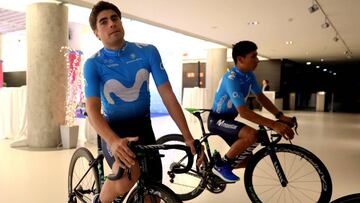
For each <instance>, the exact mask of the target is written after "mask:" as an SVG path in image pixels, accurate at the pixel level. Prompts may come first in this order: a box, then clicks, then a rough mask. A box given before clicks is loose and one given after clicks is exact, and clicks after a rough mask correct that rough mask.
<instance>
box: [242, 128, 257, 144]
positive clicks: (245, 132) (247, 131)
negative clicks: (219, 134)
mask: <svg viewBox="0 0 360 203" xmlns="http://www.w3.org/2000/svg"><path fill="white" fill-rule="evenodd" d="M239 138H240V139H243V140H244V142H246V143H248V144H249V145H252V144H253V143H255V142H257V138H258V133H257V130H255V129H253V128H251V127H248V126H246V127H244V128H243V129H241V131H240V135H239Z"/></svg>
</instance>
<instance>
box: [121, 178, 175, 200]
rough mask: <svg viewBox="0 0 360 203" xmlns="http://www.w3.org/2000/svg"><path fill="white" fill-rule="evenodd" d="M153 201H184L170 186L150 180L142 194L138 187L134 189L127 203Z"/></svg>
mask: <svg viewBox="0 0 360 203" xmlns="http://www.w3.org/2000/svg"><path fill="white" fill-rule="evenodd" d="M144 198H145V200H147V201H146V202H151V203H182V201H181V199H180V198H179V197H178V196H177V195H176V194H175V193H174V192H173V191H172V190H170V189H169V188H168V187H166V186H165V185H163V184H160V183H155V182H149V183H148V184H146V187H145V189H144V190H143V193H142V194H139V190H138V188H135V189H134V190H132V191H131V192H130V194H129V198H128V200H127V201H126V202H127V203H142V201H141V199H143V202H145V201H144Z"/></svg>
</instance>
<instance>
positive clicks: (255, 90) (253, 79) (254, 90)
mask: <svg viewBox="0 0 360 203" xmlns="http://www.w3.org/2000/svg"><path fill="white" fill-rule="evenodd" d="M251 92H252V93H254V94H255V95H258V94H260V93H261V87H260V86H259V84H258V83H257V81H256V77H255V74H254V73H251Z"/></svg>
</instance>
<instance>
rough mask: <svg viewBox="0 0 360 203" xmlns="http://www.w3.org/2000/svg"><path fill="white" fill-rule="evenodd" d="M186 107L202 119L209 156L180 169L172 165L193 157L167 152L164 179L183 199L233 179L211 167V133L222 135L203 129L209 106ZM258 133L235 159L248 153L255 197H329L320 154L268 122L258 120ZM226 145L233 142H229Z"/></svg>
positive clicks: (176, 138) (170, 139)
mask: <svg viewBox="0 0 360 203" xmlns="http://www.w3.org/2000/svg"><path fill="white" fill-rule="evenodd" d="M186 110H187V111H189V112H190V113H191V114H192V115H194V116H195V117H196V118H197V119H198V120H199V122H200V125H201V130H202V136H201V138H200V142H201V143H202V144H203V145H205V156H206V158H205V161H204V164H202V166H200V167H197V166H196V165H195V164H194V165H193V167H192V169H191V170H190V171H188V172H187V173H184V174H176V172H174V171H173V170H172V168H174V167H173V166H174V165H176V166H177V167H184V166H185V165H184V163H185V161H186V160H187V158H189V157H186V155H181V156H179V155H177V154H176V153H172V156H171V155H166V157H167V158H168V159H169V160H167V161H164V160H163V168H164V169H165V170H164V172H165V171H166V172H167V175H168V176H169V177H168V178H167V179H168V180H166V179H165V178H164V180H163V184H165V185H167V186H168V187H169V188H171V189H172V190H173V191H174V192H175V193H176V194H177V195H179V197H180V199H181V200H183V201H186V200H191V199H193V198H195V197H197V196H198V195H200V194H201V193H202V192H203V191H204V190H205V188H206V189H207V190H209V191H210V192H212V193H220V192H223V191H224V190H225V188H226V185H227V184H229V183H226V182H224V181H223V180H221V179H220V178H218V177H217V176H216V175H214V174H213V173H212V170H211V169H212V168H213V166H214V156H213V155H212V151H211V149H210V143H209V140H208V138H209V137H210V136H220V137H221V135H217V134H214V133H207V132H206V131H205V129H204V124H203V119H202V113H204V112H210V111H211V110H209V109H193V108H187V109H186ZM294 118H295V117H294ZM295 119H296V118H295ZM295 123H296V122H295ZM296 128H297V124H296ZM295 130H296V129H295ZM258 135H259V137H258V142H257V143H255V144H253V145H252V146H250V147H249V148H248V149H246V150H245V152H243V153H242V154H241V155H239V156H238V157H237V158H236V161H235V162H236V165H234V166H232V167H234V168H236V167H239V166H240V165H241V164H242V163H243V161H245V159H248V163H247V165H246V168H245V172H244V184H245V189H246V192H247V195H248V196H249V198H250V200H251V201H252V202H266V203H268V202H276V203H278V202H286V203H287V202H329V201H330V198H331V195H332V182H331V177H330V174H329V172H328V170H327V168H326V167H325V165H324V164H323V163H322V162H321V160H320V159H319V158H317V157H316V156H315V155H314V154H313V153H311V152H310V151H308V150H306V149H304V148H302V147H300V146H296V145H294V144H292V143H291V142H290V144H286V143H279V141H280V140H281V138H282V136H281V135H279V134H275V132H274V131H272V130H270V129H267V128H265V127H264V126H261V125H260V126H259V129H258ZM222 139H223V138H222ZM157 143H158V144H174V143H178V144H183V145H184V139H183V137H182V136H181V135H179V134H169V135H165V136H162V137H160V138H159V139H158V140H157ZM228 145H229V146H230V145H231V143H230V144H229V143H228ZM259 145H261V146H262V147H261V148H260V149H259V150H257V151H256V152H255V150H254V149H255V148H257V146H259ZM253 152H255V153H254V155H252V154H253ZM166 162H168V163H170V166H171V167H167V166H165V165H164V164H165V163H166Z"/></svg>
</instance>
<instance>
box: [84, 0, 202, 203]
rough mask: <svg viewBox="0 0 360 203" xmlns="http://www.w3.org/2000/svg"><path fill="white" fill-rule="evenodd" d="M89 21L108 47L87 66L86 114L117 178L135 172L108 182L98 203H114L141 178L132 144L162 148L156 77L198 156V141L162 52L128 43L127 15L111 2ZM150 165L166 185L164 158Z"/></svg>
mask: <svg viewBox="0 0 360 203" xmlns="http://www.w3.org/2000/svg"><path fill="white" fill-rule="evenodd" d="M89 22H90V26H91V28H92V30H93V32H94V34H95V35H96V37H97V38H98V39H99V40H100V41H101V42H102V43H103V45H104V47H103V48H102V49H100V50H99V51H98V52H97V53H96V54H94V55H93V56H92V57H91V58H89V59H88V60H87V61H86V62H85V65H84V79H85V95H86V111H87V113H88V117H89V120H90V123H91V124H92V126H93V127H94V129H95V130H96V132H97V133H98V134H99V135H100V137H101V138H102V149H103V152H104V155H105V158H106V160H107V162H108V164H109V165H110V167H111V168H112V170H113V173H116V172H117V170H118V168H119V166H120V167H122V168H128V169H129V170H131V174H132V178H131V180H129V179H128V177H127V176H126V175H124V176H123V177H122V178H121V179H119V180H117V181H110V180H106V181H105V183H104V186H103V187H102V190H101V193H100V195H97V196H95V198H94V200H93V202H103V203H108V202H112V201H113V200H114V199H115V198H116V197H119V196H123V195H124V194H125V193H126V192H128V191H129V190H130V189H131V187H132V186H133V185H134V184H135V183H136V181H137V180H138V177H139V175H140V174H139V173H140V171H139V165H138V163H137V161H136V158H135V155H134V153H133V152H132V151H131V150H130V149H129V147H128V142H130V141H137V142H139V144H155V143H156V142H155V136H154V133H153V130H152V126H151V120H150V92H149V75H150V74H152V76H153V78H154V81H155V84H156V86H157V89H158V91H159V94H160V96H161V98H162V100H163V102H164V104H165V106H166V108H167V110H168V112H169V113H170V115H171V117H172V118H173V120H174V121H175V123H176V124H177V126H178V128H179V129H180V131H181V133H182V135H183V136H184V139H185V142H186V144H187V146H189V147H190V148H191V150H192V152H193V153H195V149H194V146H193V142H194V139H193V136H192V135H191V133H190V131H189V128H188V125H187V123H186V120H185V117H184V114H183V112H182V109H181V107H180V105H179V103H178V101H177V100H176V97H175V94H174V92H173V90H172V88H171V85H170V82H169V80H168V76H167V74H166V71H165V69H164V67H163V65H162V61H161V57H160V54H159V52H158V50H157V49H156V47H155V46H153V45H149V44H139V43H132V42H128V41H126V40H124V28H123V25H122V22H121V12H120V10H119V9H118V8H117V7H116V6H115V5H113V4H111V3H108V2H104V1H99V2H98V3H97V4H96V5H94V7H93V8H92V11H91V14H90V17H89ZM200 161H201V159H200ZM200 161H199V162H200ZM148 162H151V163H149V164H148V166H149V174H151V175H152V178H153V179H154V181H157V182H161V179H162V166H161V160H160V158H159V157H158V158H157V159H156V160H148Z"/></svg>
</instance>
